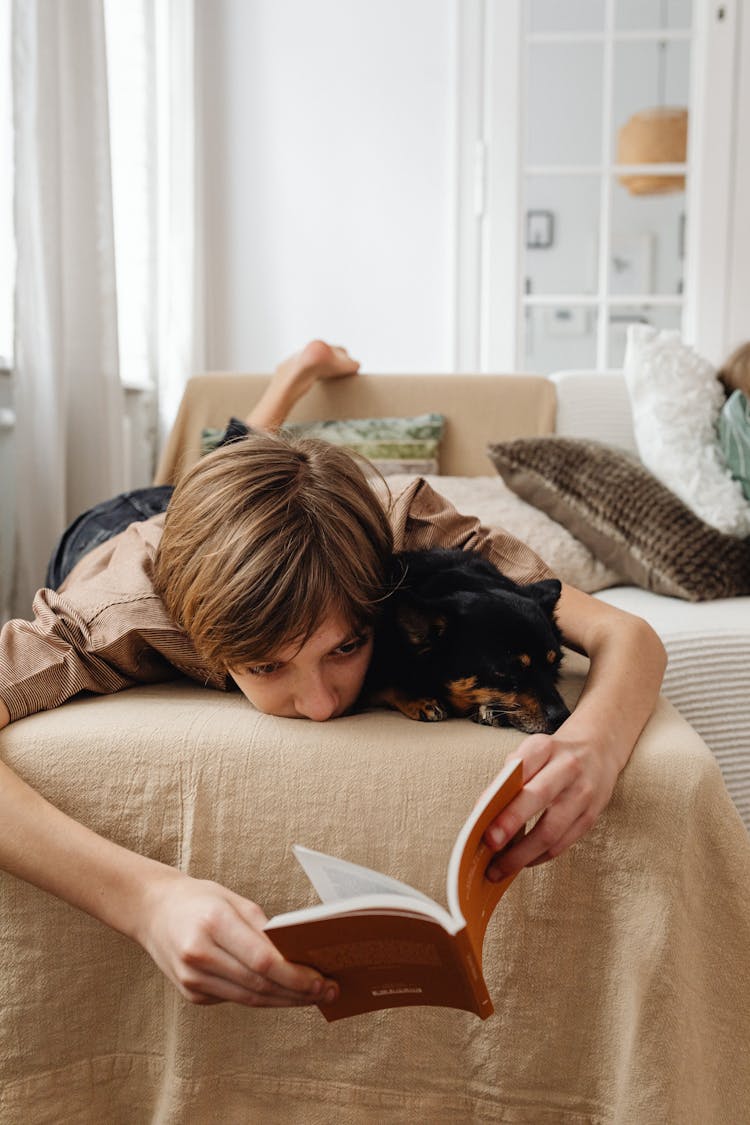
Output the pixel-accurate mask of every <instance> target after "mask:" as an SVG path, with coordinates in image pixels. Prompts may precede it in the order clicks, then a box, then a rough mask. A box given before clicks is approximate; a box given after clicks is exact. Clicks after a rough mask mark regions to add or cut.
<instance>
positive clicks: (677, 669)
mask: <svg viewBox="0 0 750 1125" xmlns="http://www.w3.org/2000/svg"><path fill="white" fill-rule="evenodd" d="M552 382H553V383H554V385H555V389H556V391H557V417H556V423H555V430H556V432H557V433H558V434H560V435H562V436H567V437H576V438H595V439H597V440H599V441H604V442H607V443H608V444H611V445H615V446H618V447H619V448H621V449H625V450H627V451H628V452H630V453H633V454H636V455H637V446H636V441H635V436H634V433H633V423H632V413H631V409H630V399H629V396H628V390H627V386H626V383H625V379H624V378H623V376H622V375H621V374H619V373H609V374H592V373H590V372H588V373H579V372H573V371H568V372H560V373H559V374H556V375H553V376H552ZM595 596H596V597H599V598H602V600H604V601H606V602H609V603H610V604H611V605H616V606H619V607H620V608H621V609H625V610H628V612H630V613H635V614H637V615H638V616H640V617H644V618H645V619H646V620H647V621H649V622H650V624H651V625H652V626H653V627H654V629H656V631H657V633H658V634H659V636H660V637H661V639H662V641H663V642H664V644H665V646H666V649H667V652H668V654H669V664H668V666H667V672H666V675H665V678H664V694H665V695H666V696H667V698H668V699H669V700H670V701H671V702H672V703H673V704H674V705H675V707H677V709H678V710H679V711H680V712H681V714H683V715H684V716H685V718H686V719H687V720H688V722H689V723H690V724H691V726H693V727H694V728H695V730H697V731H698V733H699V734H700V735H701V737H702V738H703V739H704V741H705V742H706V744H707V745H708V746H709V747H710V748H711V750H712V751H713V753H714V754H715V755H716V757H717V759H718V761H719V765H720V766H721V769H722V773H723V775H724V780H725V781H726V785H727V788H728V789H729V792H730V794H731V795H732V798H733V799H734V802H735V804H736V805H737V808H738V810H739V812H740V815H741V816H742V818H743V821H744V823H745V825H746V827H747V828H748V830H750V682H749V670H750V597H743V598H727V599H722V600H719V601H707V602H695V603H693V602H685V601H682V600H681V599H679V598H668V597H664V596H663V595H660V594H654V593H652V592H651V591H649V590H641V589H638V588H637V587H635V586H613V587H610V588H608V589H605V590H601V591H598V592H597V593H596V594H595Z"/></svg>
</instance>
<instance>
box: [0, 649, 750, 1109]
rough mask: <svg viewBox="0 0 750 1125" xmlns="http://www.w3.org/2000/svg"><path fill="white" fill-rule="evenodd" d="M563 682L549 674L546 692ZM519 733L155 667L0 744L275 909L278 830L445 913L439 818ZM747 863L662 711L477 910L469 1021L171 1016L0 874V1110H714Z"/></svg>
mask: <svg viewBox="0 0 750 1125" xmlns="http://www.w3.org/2000/svg"><path fill="white" fill-rule="evenodd" d="M575 662H576V666H577V667H580V662H578V660H577V658H575ZM573 663H574V661H573V660H571V661H570V664H571V666H572V665H573ZM579 690H580V679H579V678H577V676H575V675H572V674H571V672H569V673H568V677H567V680H566V687H565V691H566V694H567V697H568V700H569V702H571V701H572V700H573V698H575V696H576V693H577V692H578V691H579ZM520 737H521V736H520V735H518V734H516V733H514V732H510V731H500V730H492V729H489V728H483V727H477V726H475V725H473V724H471V723H470V722H467V721H463V720H452V721H449V722H446V723H441V724H434V725H426V724H417V723H411V722H409V721H408V720H406V719H404V718H402V717H401V716H400V715H396V714H390V713H374V714H367V715H359V716H354V717H350V718H345V719H340V720H336V721H335V722H332V723H328V724H324V725H318V724H315V723H308V722H304V721H294V720H288V719H274V718H269V717H266V716H262V715H259V714H257V713H256V712H254V711H253V710H252V708H251V707H250V706H249V705H248V704H247V703H246V702H245V701H244V700H243V699H242V698H241V697H240V696H239V695H228V696H224V695H221V694H219V693H214V692H210V691H207V690H201V689H200V688H198V687H196V686H194V685H189V684H185V683H179V684H171V685H162V686H157V687H141V688H137V689H135V690H133V691H128V692H124V693H123V694H121V695H119V696H114V697H111V698H106V699H84V700H80V701H78V702H74V703H71V704H68V705H66V706H65V707H64V708H62V709H61V710H60V711H58V712H56V713H55V714H41V715H37V716H34V717H33V718H31V719H27V720H24V721H22V722H19V723H17V724H15V725H14V726H12V727H11V728H9V729H8V730H7V731H4V732H3V733H2V734H1V735H0V753H2V755H3V757H4V758H5V759H6V760H7V761H8V762H10V763H11V764H12V765H13V766H14V767H15V768H16V769H17V770H18V771H19V772H20V773H21V774H22V775H23V776H25V777H26V778H28V779H29V781H31V782H32V783H33V784H35V785H36V786H37V787H38V788H39V789H41V791H42V792H44V793H45V794H46V795H48V796H49V797H50V798H51V799H52V800H53V801H55V802H57V803H58V804H59V805H60V806H61V807H62V808H64V809H65V810H66V811H68V812H70V813H72V814H73V815H74V816H76V817H78V818H79V819H81V820H83V821H84V822H86V823H87V824H89V825H91V826H92V827H93V828H95V829H96V830H98V831H100V832H102V833H104V834H105V835H108V836H110V837H112V838H113V839H115V840H117V841H119V842H120V843H122V844H124V845H126V846H128V847H130V848H135V849H138V850H140V851H142V852H145V853H147V854H149V855H152V856H155V857H157V858H159V859H162V860H165V861H167V862H169V863H172V864H176V865H177V866H179V867H180V868H182V869H184V870H186V871H190V872H191V873H192V874H193V875H197V876H203V877H209V878H214V879H217V880H219V881H221V882H223V883H224V884H226V885H227V886H229V887H232V888H233V889H234V890H236V891H239V892H241V893H244V894H247V895H248V896H250V897H251V898H253V899H255V900H256V901H258V902H260V903H261V904H262V905H263V906H264V908H265V910H266V912H267V913H268V914H269V915H272V914H274V913H278V912H280V911H283V910H287V909H291V908H294V907H297V906H301V905H304V904H306V903H310V902H312V901H314V894H313V892H312V891H311V889H310V887H309V885H308V884H307V883H306V880H305V878H304V876H303V874H302V872H301V870H299V869H298V868H297V866H296V863H295V861H294V859H293V857H292V854H291V851H290V845H291V844H292V843H293V842H299V843H302V844H306V845H309V846H311V847H313V848H320V849H322V850H324V851H329V852H333V853H334V854H337V855H341V856H344V857H346V858H348V859H351V860H353V861H355V862H358V863H364V864H366V865H368V866H371V867H375V868H377V869H379V870H381V871H384V872H387V873H389V874H392V875H394V876H397V877H398V878H401V879H404V880H406V881H407V882H409V883H411V884H412V885H414V886H415V887H417V888H419V889H421V890H424V891H426V892H428V893H429V894H432V895H434V896H435V897H436V898H437V899H438V900H439V901H441V902H445V890H444V882H445V871H446V863H447V859H448V855H449V853H450V849H451V846H452V844H453V840H454V838H455V835H456V832H457V830H458V828H459V827H460V825H461V823H462V822H463V820H464V817H465V815H466V814H467V812H468V811H469V809H470V808H471V807H472V805H473V802H474V799H475V798H476V797H477V795H478V794H479V792H480V791H481V789H482V788H483V787H484V785H485V784H486V782H487V781H488V780H489V779H490V778H491V777H492V776H494V774H495V773H496V772H497V770H498V768H499V767H500V765H501V763H502V761H503V759H504V757H505V755H506V753H507V752H508V751H509V750H510V748H511V747H513V746H514V745H516V743H517V741H518V739H519V738H520ZM749 876H750V841H749V840H748V836H747V833H746V832H745V830H744V828H743V827H742V824H741V822H740V820H739V817H738V815H737V813H736V811H735V808H734V806H733V804H732V802H731V800H730V799H729V797H728V795H727V793H726V790H725V788H724V784H723V782H722V780H721V775H720V772H719V767H718V766H717V764H716V761H715V760H714V758H713V757H712V755H711V754H710V753H709V752H708V750H707V749H706V748H705V746H704V745H703V743H702V742H701V741H700V739H699V738H698V736H697V735H696V734H694V733H693V731H692V730H691V729H690V728H689V727H688V726H687V725H686V723H685V722H684V721H683V720H682V719H681V718H680V717H679V716H678V714H677V713H676V712H675V711H674V710H673V709H672V707H671V706H670V705H669V704H668V703H666V702H664V701H662V702H661V703H660V704H659V707H658V709H657V711H656V713H655V715H654V716H653V718H652V720H651V722H650V723H649V725H648V727H647V729H646V731H645V733H644V735H643V737H642V738H641V740H640V742H639V744H638V746H637V748H636V750H635V752H634V755H633V758H632V760H631V762H630V764H629V765H628V767H627V769H626V770H625V772H624V774H623V775H622V776H621V778H620V781H619V783H618V786H617V789H616V791H615V794H614V797H613V800H612V802H611V804H610V806H609V808H608V810H607V811H606V812H605V814H604V815H603V816H602V817H601V818H600V820H599V821H598V823H597V825H596V826H595V828H594V829H593V830H592V831H591V832H590V833H589V835H588V836H587V838H586V839H585V841H583V842H581V843H579V844H578V845H576V846H575V847H574V848H573V849H571V850H570V851H569V852H567V853H566V854H565V855H563V856H561V857H559V858H558V859H556V860H555V861H553V862H552V863H549V864H545V865H542V866H540V867H537V868H533V869H530V870H526V871H524V872H523V873H522V874H521V875H520V876H519V878H518V879H517V880H516V881H515V883H514V884H513V885H512V886H511V888H510V890H509V891H508V893H507V895H506V897H505V899H504V900H503V902H502V903H501V904H500V906H499V908H498V910H497V912H496V914H495V917H494V918H493V920H492V922H491V924H490V928H489V931H488V936H487V942H486V945H485V955H484V963H485V971H486V977H487V981H488V984H489V988H490V993H491V995H492V997H493V1000H494V1004H495V1008H496V1015H495V1016H493V1017H492V1018H490V1019H489V1020H487V1021H486V1022H484V1023H483V1022H480V1021H479V1020H478V1019H476V1018H475V1017H474V1016H472V1015H470V1014H468V1013H465V1012H460V1011H452V1010H442V1009H430V1008H404V1009H397V1010H393V1011H389V1012H382V1013H377V1014H375V1015H370V1016H362V1017H355V1018H353V1019H350V1020H343V1021H341V1022H340V1023H337V1024H331V1025H329V1024H327V1023H326V1021H325V1020H324V1019H323V1017H322V1016H321V1015H320V1013H319V1012H318V1011H317V1009H315V1008H311V1009H298V1010H287V1011H283V1010H274V1011H270V1010H269V1011H260V1010H248V1009H244V1008H239V1007H236V1006H230V1005H220V1006H216V1007H208V1008H197V1007H192V1006H191V1005H189V1004H188V1003H187V1002H185V1001H183V1000H182V999H181V998H180V996H179V995H178V994H177V992H176V991H174V990H173V989H172V988H171V986H170V985H168V984H167V983H166V982H165V981H164V979H163V978H162V977H161V975H160V973H159V972H158V970H157V969H156V968H155V967H154V965H153V964H152V963H151V961H150V960H149V958H148V957H147V956H146V954H145V953H143V952H142V951H141V950H140V948H138V947H137V946H136V945H134V944H131V943H130V942H128V941H127V940H126V939H124V938H122V937H120V936H119V935H117V934H115V933H113V932H110V931H109V930H107V929H106V928H104V927H103V926H101V925H99V924H98V923H97V922H95V921H93V920H92V919H90V918H88V917H87V916H85V915H82V914H80V913H77V912H76V911H75V910H73V909H71V908H69V907H67V906H66V905H64V904H62V903H60V902H58V901H56V900H55V899H53V898H51V897H49V896H47V895H45V894H44V893H42V892H39V891H37V890H35V889H33V888H31V887H30V886H27V885H25V884H23V883H21V882H18V881H16V880H14V879H12V878H10V877H4V878H3V879H2V881H0V896H1V911H0V949H2V964H1V966H0V974H1V980H0V1121H1V1122H2V1123H3V1125H17V1123H18V1122H23V1123H24V1125H32V1123H37V1122H54V1123H55V1125H59V1123H61V1122H76V1123H78V1125H83V1123H85V1125H88V1123H91V1125H94V1123H96V1125H102V1123H106V1125H140V1123H146V1122H149V1123H160V1125H167V1123H169V1125H194V1123H203V1122H217V1123H219V1122H220V1123H222V1125H231V1123H238V1125H239V1123H246V1122H261V1123H263V1125H266V1123H274V1122H283V1123H284V1125H288V1123H290V1122H301V1123H304V1125H318V1123H320V1125H323V1123H325V1125H330V1123H331V1122H345V1123H346V1125H357V1123H359V1122H370V1121H381V1122H382V1121H385V1122H415V1121H417V1122H430V1123H432V1122H450V1123H453V1122H455V1123H458V1122H461V1123H465V1122H513V1123H521V1122H523V1123H527V1125H584V1123H587V1125H588V1123H597V1125H598V1123H604V1122H606V1123H610V1122H615V1123H618V1125H690V1123H695V1125H712V1123H713V1125H720V1123H723V1125H738V1123H739V1122H741V1121H746V1120H747V1119H748V1117H747V1115H748V1107H749V1106H750V1072H749V1069H750V1064H749V1063H748V1057H749V1052H748V1044H749V1043H750V974H749V973H748V971H747V970H748V951H749V950H750V896H748V892H747V888H748V878H749Z"/></svg>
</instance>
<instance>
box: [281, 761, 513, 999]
mask: <svg viewBox="0 0 750 1125" xmlns="http://www.w3.org/2000/svg"><path fill="white" fill-rule="evenodd" d="M522 784H523V767H522V765H521V763H520V762H517V763H515V764H513V765H509V766H507V767H506V769H504V770H503V771H502V772H501V773H500V774H498V776H497V777H496V778H495V780H494V782H493V783H492V785H491V786H490V787H489V788H488V789H487V790H486V791H485V793H484V794H483V796H482V798H481V800H480V802H479V803H478V804H477V805H476V806H475V807H474V809H472V811H471V813H470V815H469V817H468V819H467V820H466V821H465V823H464V825H463V827H462V829H461V831H460V832H459V834H458V837H457V839H456V842H455V844H454V845H453V850H452V852H451V857H450V861H449V863H448V875H447V898H448V909H447V910H446V909H445V908H444V907H443V906H440V905H439V904H438V903H437V902H435V901H434V899H431V898H429V897H428V896H427V895H424V894H422V892H421V891H418V890H415V889H414V887H410V886H409V885H408V884H406V883H401V882H399V880H397V879H392V878H391V877H390V876H387V875H383V874H381V873H380V872H378V871H373V870H371V869H370V868H368V867H361V866H360V865H359V864H355V863H349V862H347V861H346V860H342V859H338V858H336V857H335V856H329V855H325V854H324V853H323V852H316V851H312V850H311V849H310V848H303V847H301V846H299V845H297V844H295V845H294V848H293V850H294V853H295V855H296V857H297V859H298V860H299V862H300V863H301V864H302V866H303V868H304V869H305V872H306V873H307V875H308V877H309V879H310V881H311V883H312V884H313V886H314V887H315V889H316V891H317V892H318V894H319V896H320V898H321V899H322V901H321V903H320V904H319V905H317V906H310V907H307V908H305V909H303V910H294V911H291V912H290V913H288V914H278V915H277V916H276V917H275V918H272V919H271V920H270V921H269V922H267V923H266V925H265V927H264V928H265V932H266V933H267V934H268V936H269V938H270V939H271V941H272V942H273V943H274V945H275V946H276V947H277V948H278V949H279V950H280V951H281V952H282V953H283V954H284V956H285V957H286V958H287V960H289V961H296V962H298V963H300V964H305V965H314V966H315V968H317V969H318V970H320V972H322V973H325V975H326V976H329V977H332V978H333V979H334V980H336V981H337V982H338V984H339V986H340V996H339V999H338V1000H337V1001H336V1002H335V1003H333V1004H321V1005H319V1007H320V1010H321V1012H322V1013H323V1015H324V1016H325V1017H326V1019H327V1020H329V1021H332V1020H339V1019H343V1018H344V1017H345V1016H355V1015H359V1014H361V1013H362V1012H372V1011H376V1010H377V1009H380V1008H396V1007H401V1006H403V1005H409V1004H436V1005H441V1006H443V1007H449V1008H463V1009H465V1010H466V1011H469V1012H475V1013H476V1015H478V1016H479V1017H480V1018H481V1019H486V1018H487V1017H488V1016H490V1015H492V1012H493V1011H494V1009H493V1007H492V1001H491V999H490V996H489V993H488V991H487V985H486V984H485V980H484V976H483V974H482V946H483V944H484V935H485V932H486V930H487V925H488V923H489V920H490V918H491V917H492V913H493V911H494V910H495V907H496V906H497V904H498V902H499V901H500V899H501V898H502V896H503V895H504V893H505V891H506V890H507V888H508V887H509V886H510V884H511V883H512V881H513V878H514V876H510V877H509V878H507V879H503V880H502V881H501V882H499V883H491V882H490V881H489V879H486V878H485V877H484V873H485V871H486V869H487V865H488V864H489V862H490V859H491V858H492V856H493V854H494V853H493V851H492V849H491V848H489V847H487V845H486V844H485V843H484V841H483V839H482V836H483V835H484V832H485V830H486V829H487V827H488V825H489V824H490V823H491V821H493V820H494V819H495V817H496V816H497V814H498V813H499V812H500V811H501V809H503V808H505V806H506V805H507V804H508V803H509V802H510V801H511V800H512V799H513V797H515V795H516V793H518V791H519V790H520V789H521V786H522Z"/></svg>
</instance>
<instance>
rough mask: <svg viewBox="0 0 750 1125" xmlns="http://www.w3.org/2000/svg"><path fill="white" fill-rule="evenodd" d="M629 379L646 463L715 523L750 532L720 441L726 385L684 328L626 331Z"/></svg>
mask: <svg viewBox="0 0 750 1125" xmlns="http://www.w3.org/2000/svg"><path fill="white" fill-rule="evenodd" d="M624 372H625V380H626V382H627V385H628V390H629V392H630V401H631V404H632V407H633V428H634V430H635V439H636V444H637V446H638V453H639V455H640V458H641V460H642V462H643V464H644V465H645V466H646V468H647V469H650V470H651V472H652V473H653V474H654V476H655V477H657V478H658V479H659V480H660V481H661V482H662V484H664V485H666V487H667V488H669V489H671V491H672V492H674V493H675V494H676V495H677V496H679V497H680V499H681V500H682V501H683V502H684V503H685V504H687V506H688V507H689V508H691V509H692V511H693V512H695V514H696V515H697V516H698V517H699V518H700V519H702V520H703V521H704V523H707V524H709V525H710V526H711V527H715V528H717V530H719V531H723V532H724V533H725V534H726V535H734V536H737V537H738V538H744V537H745V536H747V535H750V503H748V501H747V500H746V499H745V496H744V494H743V492H742V488H741V486H740V484H739V482H738V481H736V480H734V479H733V477H732V474H731V472H730V471H729V468H728V467H727V465H726V462H725V460H724V457H723V455H722V453H721V450H720V448H719V445H718V440H717V425H718V418H719V412H720V411H721V408H722V406H723V405H724V389H723V387H722V385H721V384H720V383H719V381H718V379H717V378H716V372H715V370H714V368H713V367H712V366H711V364H710V363H709V362H708V361H707V360H705V359H702V358H701V356H699V355H698V354H697V353H696V352H695V351H693V349H692V348H690V347H688V346H687V344H683V342H682V340H681V339H680V334H679V332H666V331H665V332H658V331H657V330H656V329H655V328H651V327H649V326H647V325H642V324H633V325H631V326H630V327H629V328H628V341H627V349H626V352H625V367H624Z"/></svg>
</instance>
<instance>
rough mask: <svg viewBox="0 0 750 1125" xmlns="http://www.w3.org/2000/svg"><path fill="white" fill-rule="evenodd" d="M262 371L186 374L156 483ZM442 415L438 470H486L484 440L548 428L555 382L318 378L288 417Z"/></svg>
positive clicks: (253, 396)
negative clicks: (426, 412) (324, 381)
mask: <svg viewBox="0 0 750 1125" xmlns="http://www.w3.org/2000/svg"><path fill="white" fill-rule="evenodd" d="M268 383H269V377H268V376H265V375H237V374H229V375H227V374H214V375H198V376H196V377H195V378H193V379H191V380H190V381H189V382H188V384H187V387H186V388H185V393H184V395H183V398H182V402H181V404H180V409H179V412H178V415H177V418H176V420H175V424H174V426H173V428H172V432H171V434H170V436H169V440H168V442H167V445H166V447H165V449H164V452H163V454H162V456H161V459H160V462H159V467H158V469H157V472H156V478H155V482H154V483H156V484H173V483H174V482H175V480H176V479H177V477H178V476H179V475H180V473H182V472H184V471H185V469H188V468H190V466H191V465H193V464H194V463H195V462H196V461H197V460H198V457H199V456H200V448H201V430H203V429H204V428H205V427H206V426H224V425H225V424H226V421H227V418H228V417H229V415H230V414H235V415H237V417H240V418H243V417H245V416H246V415H247V414H248V413H249V412H250V410H251V409H252V407H253V406H254V405H255V403H256V402H257V401H258V399H259V398H260V396H261V394H262V393H263V391H264V390H265V388H266V387H267V386H268ZM425 411H434V412H435V413H438V414H444V415H445V417H446V426H445V435H444V437H443V440H442V442H441V445H440V471H441V472H443V473H447V474H449V475H451V476H459V475H464V476H483V475H485V476H486V474H487V470H488V466H487V456H486V453H485V447H486V445H487V442H488V441H493V440H495V441H498V440H502V439H504V438H513V437H520V436H522V435H525V434H529V435H533V434H549V433H552V431H553V429H554V423H555V388H554V386H553V385H552V383H551V382H550V381H549V379H545V378H543V377H542V376H536V375H355V376H351V377H350V378H346V379H337V380H335V381H334V382H332V383H318V384H317V385H316V386H315V387H313V389H312V390H311V391H310V392H309V394H307V395H306V396H305V397H304V399H303V400H302V401H301V402H299V403H298V404H297V406H296V407H295V409H294V410H293V411H292V412H291V413H290V415H289V420H290V421H292V422H314V421H316V420H317V419H320V418H376V417H392V416H394V415H396V416H401V417H411V416H412V415H414V414H422V413H424V412H425Z"/></svg>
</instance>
